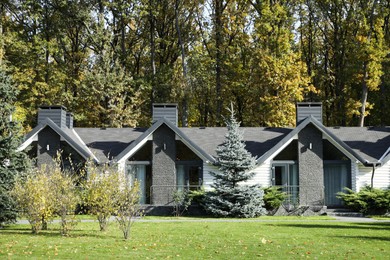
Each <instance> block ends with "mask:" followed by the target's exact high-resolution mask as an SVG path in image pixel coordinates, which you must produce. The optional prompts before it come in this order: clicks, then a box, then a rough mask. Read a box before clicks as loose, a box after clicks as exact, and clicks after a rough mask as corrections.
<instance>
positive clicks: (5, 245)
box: [0, 219, 390, 259]
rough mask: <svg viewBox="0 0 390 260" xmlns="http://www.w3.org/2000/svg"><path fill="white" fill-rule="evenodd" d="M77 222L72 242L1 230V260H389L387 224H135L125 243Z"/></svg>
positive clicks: (24, 229)
mask: <svg viewBox="0 0 390 260" xmlns="http://www.w3.org/2000/svg"><path fill="white" fill-rule="evenodd" d="M109 228H110V231H108V232H105V233H102V232H100V231H98V224H97V222H89V223H79V224H78V225H77V227H76V230H75V231H73V233H72V235H71V236H70V237H61V236H60V235H59V231H58V224H51V225H49V229H50V230H48V231H42V233H40V234H39V235H31V233H30V227H29V226H28V225H12V226H10V227H8V228H5V229H0V259H7V258H10V259H20V258H22V259H23V258H28V259H30V258H35V259H37V258H38V259H40V258H41V259H48V258H55V259H108V258H109V259H111V258H114V259H115V258H123V259H162V258H182V259H210V258H214V259H240V258H241V259H243V258H244V259H253V258H260V257H263V258H268V259H269V258H271V259H296V258H312V259H388V257H389V255H390V223H389V222H387V223H384V222H375V223H341V222H333V221H320V220H310V219H302V220H300V219H291V220H278V221H270V220H267V221H265V222H253V221H251V222H249V221H242V222H207V221H205V220H204V221H203V222H188V221H177V222H139V223H136V224H135V225H134V228H133V232H132V237H131V239H130V240H128V241H125V240H123V239H122V234H121V233H120V231H119V230H118V228H117V227H116V224H115V223H112V224H111V226H110V227H109Z"/></svg>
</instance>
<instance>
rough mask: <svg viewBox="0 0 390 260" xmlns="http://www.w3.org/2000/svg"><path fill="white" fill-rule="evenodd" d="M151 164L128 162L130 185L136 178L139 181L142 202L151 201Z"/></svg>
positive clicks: (127, 172)
mask: <svg viewBox="0 0 390 260" xmlns="http://www.w3.org/2000/svg"><path fill="white" fill-rule="evenodd" d="M150 175H151V174H150V165H147V164H128V165H127V171H126V177H127V178H128V180H129V181H130V185H132V184H133V183H134V181H135V180H137V181H138V182H139V185H140V203H141V204H147V203H149V197H150V183H151V176H150Z"/></svg>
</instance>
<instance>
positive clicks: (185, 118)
mask: <svg viewBox="0 0 390 260" xmlns="http://www.w3.org/2000/svg"><path fill="white" fill-rule="evenodd" d="M175 23H176V30H177V35H178V38H179V45H180V50H181V63H182V64H181V65H182V68H183V80H184V82H183V88H184V96H183V100H182V117H181V125H182V126H183V127H187V126H188V100H189V89H188V80H187V65H186V62H185V58H186V54H185V49H184V43H183V38H182V36H181V30H180V25H179V0H176V1H175Z"/></svg>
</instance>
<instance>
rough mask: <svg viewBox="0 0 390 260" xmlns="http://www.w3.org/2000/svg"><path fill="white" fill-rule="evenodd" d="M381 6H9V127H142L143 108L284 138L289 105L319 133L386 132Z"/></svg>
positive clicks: (213, 2) (45, 2) (4, 37)
mask: <svg viewBox="0 0 390 260" xmlns="http://www.w3.org/2000/svg"><path fill="white" fill-rule="evenodd" d="M389 18H390V4H389V2H388V1H384V0H343V1H341V0H288V1H281V0H276V1H275V0H273V1H270V0H265V1H260V0H250V1H243V0H202V1H189V0H162V1H156V0H148V1H146V0H132V1H129V0H120V1H103V0H84V1H79V0H69V1H58V0H34V1H32V0H7V1H2V2H1V4H0V60H1V61H2V62H6V63H7V64H8V66H9V69H10V74H11V75H12V77H13V79H14V81H15V84H16V86H17V88H18V90H19V93H18V95H17V100H18V102H17V103H16V106H17V113H16V115H15V116H16V118H17V119H18V120H20V121H21V122H23V126H24V128H25V130H29V129H30V128H31V127H33V126H35V124H36V111H37V107H38V106H39V105H43V104H60V105H64V106H66V107H67V108H68V109H69V110H70V111H72V112H73V113H74V115H75V123H76V126H85V127H88V126H106V127H109V126H112V127H133V126H147V125H149V124H150V122H151V120H150V118H151V116H150V114H151V103H153V102H164V103H166V102H175V103H178V104H180V106H179V114H180V117H179V118H180V119H181V122H180V124H181V125H182V126H221V125H223V116H226V115H227V114H226V111H225V110H224V109H223V107H225V106H226V105H228V103H229V102H230V101H234V103H235V104H236V105H235V106H236V107H235V110H236V111H237V118H238V120H239V121H240V122H241V123H242V125H243V126H292V125H294V124H295V106H294V104H295V103H296V102H297V101H313V102H318V101H320V102H322V103H323V105H324V123H325V124H326V125H341V126H363V125H389V124H390V122H389V121H390V118H389V117H387V116H386V114H385V113H383V111H386V109H388V106H389V105H388V104H389V102H388V100H389V98H390V93H389V85H390V78H389V76H388V75H387V73H386V72H387V71H388V70H389V66H390V65H389V61H388V57H389V44H390V29H389V28H390V27H389V21H390V19H389Z"/></svg>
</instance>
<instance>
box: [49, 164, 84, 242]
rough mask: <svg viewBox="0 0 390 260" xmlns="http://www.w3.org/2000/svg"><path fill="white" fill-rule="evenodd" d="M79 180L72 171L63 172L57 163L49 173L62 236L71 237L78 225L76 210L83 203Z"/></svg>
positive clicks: (55, 212)
mask: <svg viewBox="0 0 390 260" xmlns="http://www.w3.org/2000/svg"><path fill="white" fill-rule="evenodd" d="M76 183H77V180H76V179H75V178H74V177H73V176H72V173H71V172H70V171H63V170H61V165H60V164H59V161H57V162H56V163H55V164H54V165H53V166H52V167H50V172H49V186H50V189H51V192H52V195H53V197H52V198H50V200H52V201H53V203H54V214H55V215H57V216H59V217H60V218H61V234H62V235H63V236H67V235H69V232H70V231H71V230H72V229H73V227H74V226H75V225H76V224H77V221H76V219H75V210H76V207H77V205H78V204H79V203H80V202H81V198H80V193H79V191H78V189H77V186H76Z"/></svg>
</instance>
